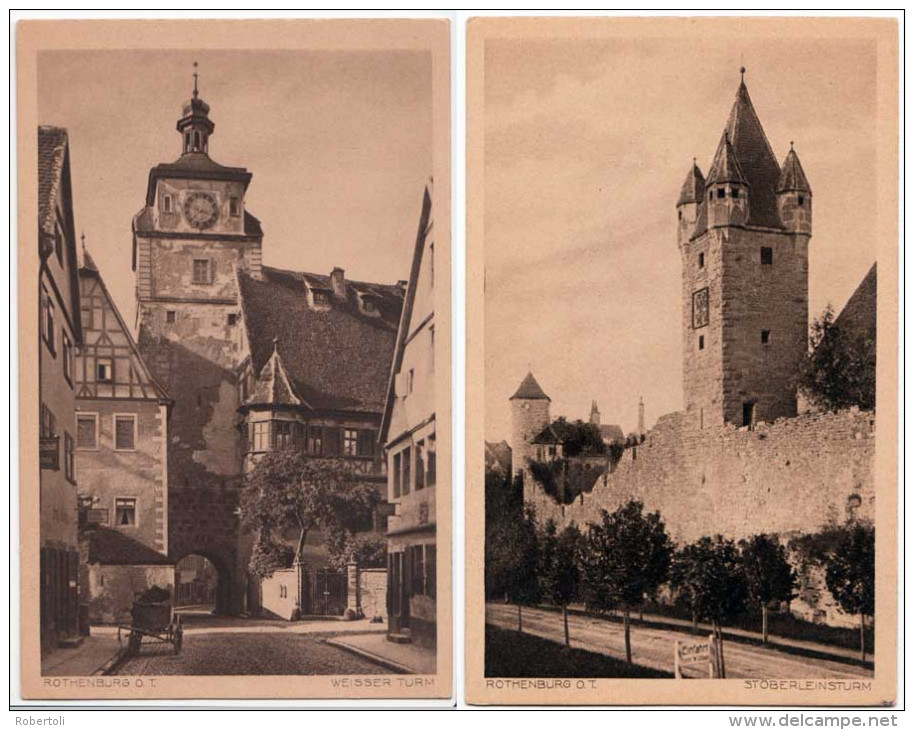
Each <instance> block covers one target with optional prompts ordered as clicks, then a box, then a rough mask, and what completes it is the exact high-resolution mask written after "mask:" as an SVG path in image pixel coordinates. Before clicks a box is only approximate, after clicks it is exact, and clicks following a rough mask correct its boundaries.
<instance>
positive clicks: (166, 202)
mask: <svg viewBox="0 0 914 730" xmlns="http://www.w3.org/2000/svg"><path fill="white" fill-rule="evenodd" d="M172 210H173V208H172V197H171V196H170V195H163V196H162V212H163V213H171V211H172Z"/></svg>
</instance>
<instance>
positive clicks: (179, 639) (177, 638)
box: [175, 624, 184, 654]
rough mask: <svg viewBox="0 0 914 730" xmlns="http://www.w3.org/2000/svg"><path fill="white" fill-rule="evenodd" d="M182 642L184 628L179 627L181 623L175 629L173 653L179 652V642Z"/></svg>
mask: <svg viewBox="0 0 914 730" xmlns="http://www.w3.org/2000/svg"><path fill="white" fill-rule="evenodd" d="M183 643H184V629H183V628H182V627H181V624H178V628H176V629H175V654H180V653H181V644H183Z"/></svg>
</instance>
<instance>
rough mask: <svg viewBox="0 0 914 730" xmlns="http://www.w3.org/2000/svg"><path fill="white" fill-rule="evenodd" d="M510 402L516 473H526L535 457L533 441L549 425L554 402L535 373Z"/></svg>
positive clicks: (530, 374)
mask: <svg viewBox="0 0 914 730" xmlns="http://www.w3.org/2000/svg"><path fill="white" fill-rule="evenodd" d="M510 400H511V460H512V463H513V465H514V466H513V468H514V473H515V474H517V473H518V472H523V471H524V469H525V468H526V466H527V461H528V459H530V458H531V456H532V455H533V447H532V446H531V444H530V441H531V440H532V439H533V437H534V436H536V435H537V434H538V433H539V432H540V431H542V430H543V428H545V427H546V426H548V425H549V422H550V418H549V405H550V403H551V399H550V398H549V396H548V395H546V394H545V393H544V392H543V389H542V388H541V387H540V384H539V383H537V382H536V378H534V377H533V373H527V376H526V377H525V378H524V379H523V380H522V381H521V384H520V386H519V387H518V389H517V391H516V392H515V393H514V395H512V396H511V399H510ZM525 490H526V488H525Z"/></svg>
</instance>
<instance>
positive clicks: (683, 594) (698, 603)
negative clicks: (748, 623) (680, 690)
mask: <svg viewBox="0 0 914 730" xmlns="http://www.w3.org/2000/svg"><path fill="white" fill-rule="evenodd" d="M671 574H672V580H671V583H672V585H673V587H674V588H676V589H678V590H679V592H680V598H681V599H682V600H683V601H684V602H685V603H686V604H688V605H689V606H690V607H691V609H692V615H693V616H695V617H697V618H701V619H704V620H706V621H710V622H711V626H712V627H713V631H714V639H715V643H716V646H717V666H718V670H719V672H720V676H721V677H726V676H727V672H726V666H725V664H724V641H723V634H722V632H721V625H722V624H724V623H726V622H728V621H730V620H732V619H733V618H735V617H737V616H738V615H739V614H741V613H742V612H743V611H744V610H745V606H746V596H747V593H748V591H747V586H746V578H745V575H744V573H743V565H742V560H741V556H740V553H739V550H738V549H737V547H736V545H735V544H734V543H733V541H732V540H724V538H723V537H721V536H720V535H718V536H717V537H715V538H713V539H712V538H710V537H702V538H701V539H700V540H698V541H697V542H694V543H692V544H691V545H686V546H685V547H684V548H682V550H680V551H679V552H678V553H677V554H676V556H675V558H674V560H673V567H672V572H671Z"/></svg>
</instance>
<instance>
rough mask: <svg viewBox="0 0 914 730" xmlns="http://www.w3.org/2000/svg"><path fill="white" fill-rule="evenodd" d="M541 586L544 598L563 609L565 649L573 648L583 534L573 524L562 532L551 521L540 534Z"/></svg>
mask: <svg viewBox="0 0 914 730" xmlns="http://www.w3.org/2000/svg"><path fill="white" fill-rule="evenodd" d="M539 540H540V557H539V561H540V565H539V573H540V585H541V589H542V593H543V595H544V597H545V598H546V599H547V600H548V601H550V602H551V603H553V604H554V605H556V606H561V607H562V625H563V626H564V629H565V646H571V640H570V637H569V634H568V604H569V603H571V602H572V601H573V600H574V599H575V598H576V597H577V595H578V590H579V588H580V584H581V531H580V530H579V529H578V528H577V526H576V525H574V524H571V525H569V526H568V527H566V528H565V529H564V530H562V531H561V532H559V531H558V528H557V527H556V525H555V522H553V521H552V520H549V522H547V523H546V526H545V527H544V528H542V529H541V530H540V535H539Z"/></svg>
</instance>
